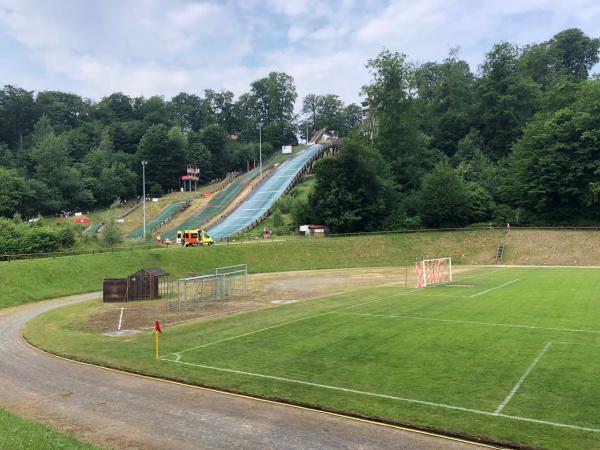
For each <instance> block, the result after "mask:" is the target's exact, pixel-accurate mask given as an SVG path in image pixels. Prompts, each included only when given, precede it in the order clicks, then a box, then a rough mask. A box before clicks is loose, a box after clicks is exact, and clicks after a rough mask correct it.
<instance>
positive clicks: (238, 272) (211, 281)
mask: <svg viewBox="0 0 600 450" xmlns="http://www.w3.org/2000/svg"><path fill="white" fill-rule="evenodd" d="M247 290H248V266H247V265H246V264H241V265H237V266H229V267H219V268H217V269H215V273H214V274H211V275H200V276H196V277H189V278H181V279H179V280H176V281H175V282H174V283H173V287H172V289H171V291H170V294H169V295H167V296H166V297H165V298H166V305H167V309H168V310H186V309H192V308H194V307H196V306H199V305H205V304H207V303H210V302H215V301H223V300H229V299H231V298H233V297H235V296H238V295H244V294H245V293H246V292H247Z"/></svg>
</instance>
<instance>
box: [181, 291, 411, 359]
mask: <svg viewBox="0 0 600 450" xmlns="http://www.w3.org/2000/svg"><path fill="white" fill-rule="evenodd" d="M416 290H417V289H413V290H412V291H408V292H402V293H400V294H394V295H389V296H386V297H376V298H374V299H373V300H369V301H366V302H362V303H357V304H356V305H351V306H345V307H343V308H339V309H335V310H333V311H327V312H324V313H320V314H315V315H313V316H308V317H300V318H298V319H294V320H288V321H287V322H283V323H279V324H277V325H272V326H270V327H266V328H261V329H260V330H254V331H250V332H248V333H244V334H240V335H237V336H232V337H228V338H223V339H219V340H217V341H213V342H209V343H207V344H204V345H199V346H197V347H192V348H187V349H185V350H180V351H179V352H177V353H185V352H189V351H192V350H197V349H200V348H205V347H208V346H211V345H215V344H220V343H221V342H227V341H232V340H234V339H239V338H242V337H246V336H250V335H253V334H256V333H262V332H263V331H268V330H272V329H274V328H279V327H283V326H285V325H289V324H291V323H295V322H300V321H302V320H309V319H315V318H317V317H322V316H325V315H327V314H333V313H336V312H338V311H345V310H347V309H352V308H357V307H359V306H363V305H368V304H371V303H374V302H379V301H381V300H386V299H388V298H392V297H398V296H401V295H409V294H411V293H412V292H414V291H416ZM366 298H367V299H368V298H371V297H366ZM172 354H173V353H171V355H172Z"/></svg>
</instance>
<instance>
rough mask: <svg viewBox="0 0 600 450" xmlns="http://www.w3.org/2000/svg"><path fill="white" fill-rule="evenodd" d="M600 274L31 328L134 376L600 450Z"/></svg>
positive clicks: (475, 281) (33, 335)
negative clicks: (146, 320)
mask: <svg viewBox="0 0 600 450" xmlns="http://www.w3.org/2000/svg"><path fill="white" fill-rule="evenodd" d="M257 247H260V246H257ZM599 287H600V271H598V270H596V269H535V268H528V269H515V268H501V267H499V268H479V269H475V270H473V271H470V272H467V273H463V274H461V275H459V276H456V277H455V280H454V283H452V284H451V285H442V286H433V287H429V288H427V289H421V290H413V289H403V288H400V287H381V288H376V289H368V290H357V291H353V292H349V293H345V294H342V295H338V296H333V297H329V298H323V299H318V300H312V301H305V302H299V303H295V304H288V305H282V306H279V307H274V308H270V309H266V310H261V311H255V312H250V313H245V314H240V315H237V316H233V317H229V318H221V319H214V320H203V321H197V322H191V323H188V324H183V325H178V326H171V327H167V328H166V329H164V330H163V335H162V337H161V349H162V356H161V359H160V360H156V359H155V358H154V348H153V345H154V337H153V334H152V333H142V334H138V335H134V336H128V337H122V338H109V337H106V336H102V335H96V334H93V333H89V332H83V331H81V328H80V323H81V322H82V319H83V318H84V317H85V316H86V315H88V314H90V313H92V312H94V311H95V310H96V309H97V308H99V307H100V306H101V305H100V304H99V303H98V302H93V303H85V304H79V305H74V306H70V307H66V308H60V309H57V310H54V311H51V312H49V313H47V314H45V315H42V316H40V317H38V318H36V319H35V320H33V321H32V322H30V323H29V324H28V326H27V328H26V336H27V338H28V339H29V340H30V341H31V342H33V343H34V344H35V345H38V346H40V347H42V348H44V349H46V350H50V351H52V352H56V353H59V354H62V355H65V356H69V357H73V358H77V359H80V360H86V361H90V362H94V363H99V364H104V365H109V366H113V367H120V368H126V369H128V370H131V371H136V372H142V373H147V374H150V375H157V376H162V377H167V378H172V379H177V380H181V381H184V382H189V383H195V384H201V385H208V386H216V387H219V388H222V389H227V390H232V391H237V392H245V393H249V394H253V395H258V396H263V397H270V398H278V399H284V400H289V401H293V402H297V403H301V404H308V405H314V406H320V407H325V408H328V409H333V410H339V411H346V412H351V413H356V414H361V415H366V416H370V417H375V418H384V419H388V420H392V421H396V422H400V423H410V424H415V425H418V426H422V427H430V428H435V429H438V430H445V431H449V432H459V433H463V434H466V435H472V436H482V437H486V438H489V439H494V440H499V441H505V442H512V443H519V444H524V445H527V446H532V447H541V448H552V449H573V450H575V449H593V448H600V415H599V414H598V411H597V405H598V404H600V377H599V376H598V374H600V307H599V306H600V302H599V300H598V296H597V292H598V288H599Z"/></svg>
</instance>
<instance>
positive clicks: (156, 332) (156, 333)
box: [154, 331, 158, 359]
mask: <svg viewBox="0 0 600 450" xmlns="http://www.w3.org/2000/svg"><path fill="white" fill-rule="evenodd" d="M154 334H155V335H156V359H158V331H155V332H154Z"/></svg>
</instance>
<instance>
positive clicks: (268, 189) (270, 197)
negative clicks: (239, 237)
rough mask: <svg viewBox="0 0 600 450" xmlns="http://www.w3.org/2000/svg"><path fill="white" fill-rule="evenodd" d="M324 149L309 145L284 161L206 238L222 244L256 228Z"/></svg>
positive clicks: (319, 145) (325, 148)
mask: <svg viewBox="0 0 600 450" xmlns="http://www.w3.org/2000/svg"><path fill="white" fill-rule="evenodd" d="M327 149H328V146H325V145H321V144H317V145H312V146H310V147H307V148H305V149H304V150H302V151H300V152H298V153H297V154H296V156H294V158H292V159H289V160H287V161H285V162H284V163H283V164H281V165H280V166H279V167H278V168H277V169H275V171H274V172H273V174H272V175H271V176H270V177H269V178H267V179H266V180H265V181H263V182H262V184H261V185H260V186H259V187H258V188H257V189H256V190H255V191H254V192H253V193H252V194H251V195H250V196H249V197H248V198H247V199H246V200H245V201H244V202H243V203H242V204H241V205H240V206H239V207H238V208H237V209H236V210H235V211H234V212H233V213H232V214H231V215H229V216H228V217H227V218H225V219H224V220H223V221H222V222H220V223H219V224H217V225H215V226H214V227H212V228H211V229H210V230H208V234H209V235H210V236H211V237H212V238H213V239H219V240H222V239H225V238H228V237H230V236H233V235H235V234H238V233H242V232H244V231H246V230H249V229H252V228H254V227H255V226H257V225H258V224H259V223H260V222H262V221H263V220H264V218H265V217H266V216H267V215H268V214H269V212H270V211H271V209H272V208H273V205H275V202H277V200H279V199H280V198H281V197H283V196H284V195H285V194H286V193H287V192H288V191H289V190H290V189H291V188H292V187H293V186H294V185H295V184H296V182H297V181H298V179H299V178H300V177H301V176H302V175H303V174H304V173H305V172H306V170H307V169H308V168H309V167H310V165H311V164H312V162H313V161H314V160H315V159H317V158H319V157H320V156H321V155H322V154H323V153H324V152H325V151H326V150H327Z"/></svg>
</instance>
